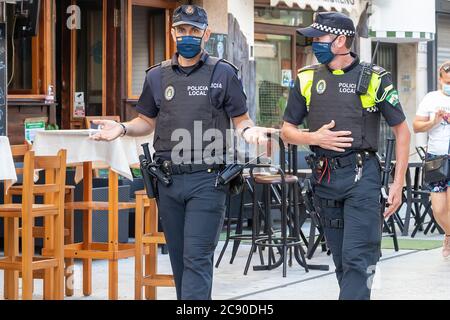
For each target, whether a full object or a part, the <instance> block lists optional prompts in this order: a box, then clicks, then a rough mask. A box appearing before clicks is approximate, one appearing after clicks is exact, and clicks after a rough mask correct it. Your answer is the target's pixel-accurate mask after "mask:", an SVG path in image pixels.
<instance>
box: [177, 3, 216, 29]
mask: <svg viewBox="0 0 450 320" xmlns="http://www.w3.org/2000/svg"><path fill="white" fill-rule="evenodd" d="M182 24H189V25H191V26H194V27H197V28H199V29H206V27H207V26H208V15H207V13H206V11H205V9H203V8H202V7H199V6H195V5H183V6H179V7H178V8H176V9H175V11H174V12H173V23H172V26H173V27H176V26H179V25H182Z"/></svg>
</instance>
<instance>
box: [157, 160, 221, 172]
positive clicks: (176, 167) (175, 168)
mask: <svg viewBox="0 0 450 320" xmlns="http://www.w3.org/2000/svg"><path fill="white" fill-rule="evenodd" d="M223 167H224V166H223V165H222V164H172V163H171V162H170V161H164V162H163V164H162V165H161V170H163V171H164V173H166V174H168V175H180V174H186V173H195V172H201V171H208V170H210V171H217V170H222V169H223Z"/></svg>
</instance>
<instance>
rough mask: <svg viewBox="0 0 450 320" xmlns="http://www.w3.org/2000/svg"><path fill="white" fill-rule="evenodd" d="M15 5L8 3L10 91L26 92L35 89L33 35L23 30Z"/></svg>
mask: <svg viewBox="0 0 450 320" xmlns="http://www.w3.org/2000/svg"><path fill="white" fill-rule="evenodd" d="M15 7H16V6H15V5H14V4H8V5H7V17H8V66H9V67H8V83H9V90H10V92H11V91H16V92H20V91H22V92H24V91H30V90H32V89H33V74H32V71H33V59H32V53H33V48H32V37H30V36H28V35H24V34H23V33H22V32H21V30H20V25H19V21H18V19H17V16H16V15H15Z"/></svg>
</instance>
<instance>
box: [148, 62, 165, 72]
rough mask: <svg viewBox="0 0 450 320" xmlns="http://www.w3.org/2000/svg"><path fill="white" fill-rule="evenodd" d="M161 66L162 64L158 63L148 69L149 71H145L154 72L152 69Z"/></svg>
mask: <svg viewBox="0 0 450 320" xmlns="http://www.w3.org/2000/svg"><path fill="white" fill-rule="evenodd" d="M160 65H161V63H157V64H155V65H153V66H151V67H150V68H148V69H147V70H145V73H147V72H149V71H150V70H152V69H154V68H156V67H159V66H160Z"/></svg>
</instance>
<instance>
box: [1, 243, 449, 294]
mask: <svg viewBox="0 0 450 320" xmlns="http://www.w3.org/2000/svg"><path fill="white" fill-rule="evenodd" d="M433 238H435V237H433ZM435 239H436V238H435ZM222 245H223V242H220V243H219V246H218V248H217V251H216V257H217V256H218V254H219V252H220V249H221V248H222ZM249 249H250V246H249V245H248V244H243V245H241V247H240V248H239V251H238V255H237V257H236V259H235V261H234V263H233V264H232V265H230V264H229V258H230V256H231V251H230V250H231V246H229V249H228V250H227V252H226V253H225V255H224V259H223V260H222V263H221V265H220V266H219V268H218V269H215V277H214V290H213V298H214V299H216V300H217V299H244V300H246V299H249V300H253V299H255V300H259V299H265V300H274V299H277V300H278V299H286V300H288V299H289V300H292V299H293V300H306V299H318V300H335V299H337V297H338V292H339V289H338V285H337V281H336V278H335V275H334V272H333V270H334V268H333V265H332V260H331V257H329V256H327V255H326V253H322V252H318V253H316V255H315V256H314V258H313V259H312V260H311V261H310V263H311V264H329V265H330V271H329V272H324V271H310V272H309V273H305V271H304V270H303V269H302V268H301V267H300V266H298V265H297V264H296V263H295V262H294V265H293V266H292V267H291V268H288V272H287V277H286V278H283V277H282V273H281V268H278V269H276V270H272V271H253V270H252V268H250V270H249V273H248V275H247V276H244V275H243V270H244V266H245V262H246V259H247V254H248V251H249ZM319 251H320V250H319ZM159 261H160V263H159V269H160V270H159V271H160V272H161V273H165V272H167V273H169V272H170V263H169V256H168V255H160V256H159ZM258 262H259V258H258V256H257V255H255V256H254V259H253V261H252V265H255V264H257V263H258ZM107 266H108V264H107V262H104V261H96V262H94V263H93V294H92V296H90V297H83V295H82V290H81V284H82V277H81V275H82V268H81V263H79V262H77V264H76V266H75V277H74V282H75V296H74V297H71V298H66V299H69V300H78V299H81V300H84V299H101V300H103V299H107V297H108V291H107V283H108V280H107V277H108V268H107ZM374 283H375V284H374V287H375V289H374V290H373V296H372V298H373V299H383V300H384V299H430V300H431V299H433V300H435V299H450V260H444V259H443V258H442V256H441V249H440V248H439V249H433V250H428V251H425V250H424V251H414V250H401V251H400V252H397V253H396V252H394V251H393V250H383V258H382V260H381V262H380V263H379V272H378V274H377V276H376V277H375V280H374ZM41 290H42V281H40V280H37V281H35V292H36V297H35V298H36V299H40V298H41V292H42V291H41ZM0 295H1V296H2V295H3V272H0ZM119 297H120V299H134V259H132V258H130V259H126V260H122V261H120V264H119ZM158 298H159V299H169V300H171V299H175V298H176V296H175V290H174V288H160V289H158Z"/></svg>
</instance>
